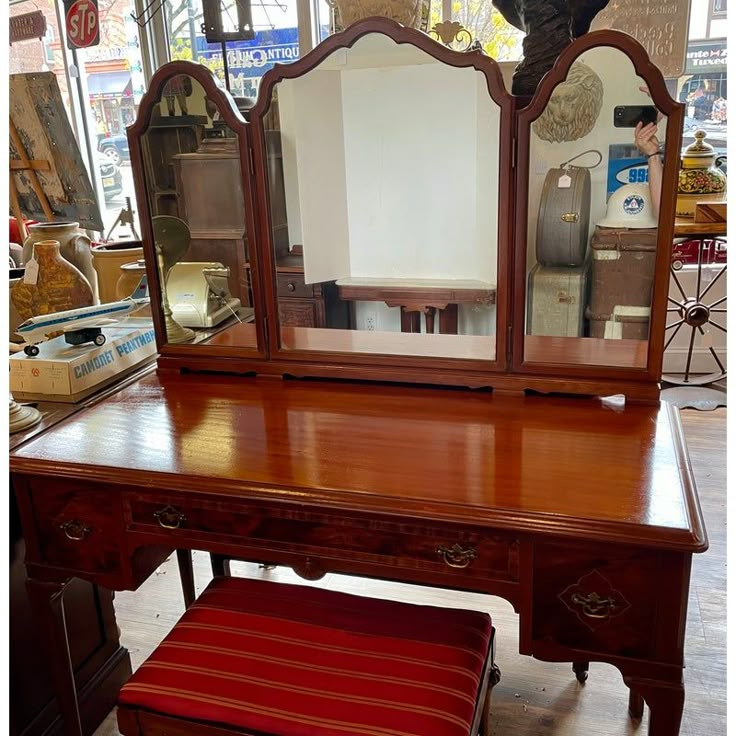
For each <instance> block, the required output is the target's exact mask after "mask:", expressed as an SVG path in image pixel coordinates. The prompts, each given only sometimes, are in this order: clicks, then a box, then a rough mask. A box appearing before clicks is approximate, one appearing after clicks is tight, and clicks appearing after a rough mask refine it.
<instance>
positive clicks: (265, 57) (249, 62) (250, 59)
mask: <svg viewBox="0 0 736 736" xmlns="http://www.w3.org/2000/svg"><path fill="white" fill-rule="evenodd" d="M196 44H197V54H198V56H199V60H200V61H205V60H206V61H208V62H209V64H208V66H211V67H215V68H219V69H221V68H222V48H221V47H220V45H219V44H208V43H207V41H206V40H205V38H204V36H197V39H196ZM298 58H299V32H298V30H297V29H296V28H277V29H274V30H270V31H257V32H256V37H255V38H254V39H253V40H252V41H228V44H227V65H228V68H229V70H230V73H231V74H232V75H233V76H234V77H237V76H240V75H242V76H245V77H262V76H263V75H264V74H265V73H266V72H267V71H268V70H269V69H272V68H273V66H274V64H288V63H290V62H292V61H296V60H297V59H298Z"/></svg>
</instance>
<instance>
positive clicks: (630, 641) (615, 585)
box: [532, 544, 663, 657]
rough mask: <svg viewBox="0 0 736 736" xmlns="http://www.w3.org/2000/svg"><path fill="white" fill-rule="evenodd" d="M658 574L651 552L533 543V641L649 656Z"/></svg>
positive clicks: (658, 592)
mask: <svg viewBox="0 0 736 736" xmlns="http://www.w3.org/2000/svg"><path fill="white" fill-rule="evenodd" d="M662 572H663V571H662V570H661V569H660V560H659V557H658V555H657V554H656V553H646V552H641V553H637V552H634V551H632V552H630V553H628V554H627V553H623V554H622V553H620V552H618V551H616V550H614V551H610V550H607V549H606V548H600V549H588V550H581V551H579V552H576V549H575V547H574V546H569V547H567V546H566V547H562V546H556V545H551V544H550V545H545V544H540V545H537V546H536V548H535V552H534V594H533V611H534V612H533V624H532V631H533V638H534V639H535V640H540V641H543V640H548V641H553V642H555V643H558V644H562V645H565V646H570V647H574V648H576V649H583V650H590V651H597V652H607V653H609V654H613V655H619V656H625V657H647V656H651V655H652V654H653V652H654V642H655V640H656V636H655V635H656V623H657V619H656V617H657V609H658V606H659V605H660V602H661V600H662V595H663V591H661V590H659V587H658V581H659V580H661V579H662V577H663V574H662Z"/></svg>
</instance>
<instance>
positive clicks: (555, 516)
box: [11, 375, 706, 552]
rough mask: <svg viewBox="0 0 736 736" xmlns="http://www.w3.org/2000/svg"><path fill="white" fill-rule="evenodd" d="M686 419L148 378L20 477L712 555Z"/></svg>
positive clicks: (556, 403)
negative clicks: (278, 502)
mask: <svg viewBox="0 0 736 736" xmlns="http://www.w3.org/2000/svg"><path fill="white" fill-rule="evenodd" d="M681 440H682V437H681V430H680V426H679V419H678V416H677V413H676V410H674V409H672V408H671V407H669V405H667V404H661V405H637V404H629V405H625V406H620V405H617V404H610V403H606V402H601V401H599V400H593V399H581V398H571V399H566V398H560V397H554V398H551V397H541V396H528V397H525V398H518V397H501V396H493V395H492V394H491V393H488V392H473V391H469V390H446V389H436V388H414V389H412V390H411V391H407V389H406V388H405V387H399V386H391V385H369V384H357V383H356V384H351V383H335V382H319V381H312V382H310V381H283V380H281V379H273V378H252V379H243V378H234V377H233V378H227V377H222V376H218V377H217V378H213V377H211V376H195V375H188V376H168V375H167V376H157V375H150V376H147V377H145V378H144V379H142V380H141V381H139V382H137V383H136V384H134V385H132V386H130V387H128V388H126V389H125V390H123V391H121V392H119V393H117V394H116V395H114V396H112V397H111V398H109V399H108V400H107V401H105V402H103V403H102V404H99V405H97V406H94V407H92V408H90V409H89V410H87V411H85V412H83V413H82V414H80V415H77V416H75V417H72V418H70V419H69V420H67V421H65V422H62V423H61V424H60V425H59V426H58V427H56V428H54V429H52V430H51V431H49V432H46V433H45V434H43V435H42V436H40V437H38V438H37V439H32V440H30V441H29V442H27V443H26V444H25V445H24V446H23V447H21V448H20V449H18V450H17V451H16V452H15V453H13V454H12V456H11V470H13V471H16V472H22V473H35V474H40V475H49V474H54V475H57V476H64V475H68V476H73V477H76V478H85V477H87V478H90V479H94V480H96V481H105V480H106V481H108V482H110V483H137V484H141V483H143V484H145V485H146V486H150V487H161V488H176V489H180V490H192V491H197V492H200V493H202V492H205V493H206V492H208V491H213V492H214V490H213V489H216V492H217V493H218V494H239V493H243V492H244V491H246V490H247V492H248V494H249V495H251V496H253V497H256V498H257V497H259V496H262V497H268V498H269V499H283V500H284V501H287V500H288V501H291V502H294V501H299V500H300V498H304V499H307V498H308V500H309V503H310V504H313V505H314V504H317V505H318V504H319V503H320V501H323V502H324V503H329V504H330V505H331V506H332V507H340V508H346V509H350V508H356V509H361V510H363V509H367V508H370V509H372V510H373V511H374V512H376V513H386V514H394V515H395V514H401V515H412V514H415V515H418V516H421V517H422V518H425V519H437V520H442V519H444V520H447V519H451V520H454V521H458V520H472V521H474V522H475V523H478V524H486V525H493V526H494V527H497V528H504V527H507V528H514V529H516V530H523V529H529V530H530V531H535V532H538V531H542V532H544V531H545V530H549V532H550V533H555V534H557V535H560V534H561V535H565V534H569V535H571V536H575V537H577V538H581V537H583V538H587V539H591V540H598V541H617V540H621V539H626V541H627V542H628V543H631V542H632V541H636V540H639V541H640V542H641V543H642V545H644V546H653V547H663V548H671V549H679V550H688V551H693V552H695V551H699V550H702V549H705V546H706V540H705V532H704V529H703V526H702V520H701V515H700V511H699V508H698V502H697V495H696V493H695V490H694V487H693V482H692V476H691V472H690V469H689V465H688V461H687V459H686V454H685V452H684V449H683V447H684V445H683V443H682V441H681Z"/></svg>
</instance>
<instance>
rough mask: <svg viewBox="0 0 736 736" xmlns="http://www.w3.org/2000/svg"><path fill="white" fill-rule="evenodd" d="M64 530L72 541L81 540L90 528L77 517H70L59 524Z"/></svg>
mask: <svg viewBox="0 0 736 736" xmlns="http://www.w3.org/2000/svg"><path fill="white" fill-rule="evenodd" d="M59 528H60V529H61V530H62V531H63V532H64V534H65V535H66V538H67V539H71V540H72V541H74V542H81V541H82V540H83V539H84V538H85V537H86V536H87V535H88V534H89V533H90V532H91V531H92V529H91V528H90V527H88V526H87V525H86V524H85V523H84V522H83V521H79V519H72V520H71V521H67V522H65V523H63V524H61V525H60V526H59Z"/></svg>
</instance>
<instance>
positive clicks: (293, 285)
mask: <svg viewBox="0 0 736 736" xmlns="http://www.w3.org/2000/svg"><path fill="white" fill-rule="evenodd" d="M276 293H277V294H278V295H279V296H286V297H301V298H306V299H311V298H312V297H314V296H315V292H314V287H313V286H312V284H306V283H304V274H303V273H277V274H276Z"/></svg>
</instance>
